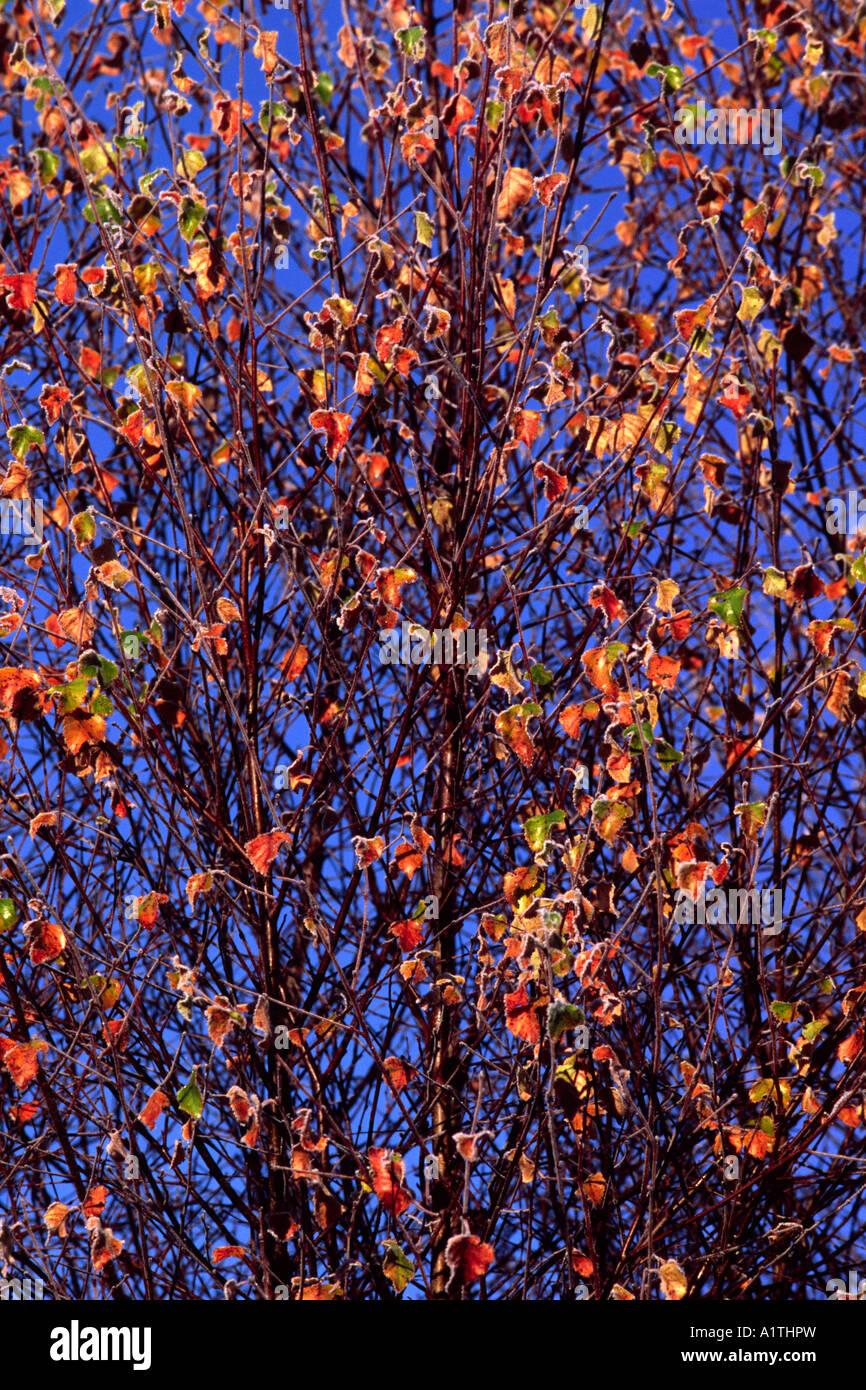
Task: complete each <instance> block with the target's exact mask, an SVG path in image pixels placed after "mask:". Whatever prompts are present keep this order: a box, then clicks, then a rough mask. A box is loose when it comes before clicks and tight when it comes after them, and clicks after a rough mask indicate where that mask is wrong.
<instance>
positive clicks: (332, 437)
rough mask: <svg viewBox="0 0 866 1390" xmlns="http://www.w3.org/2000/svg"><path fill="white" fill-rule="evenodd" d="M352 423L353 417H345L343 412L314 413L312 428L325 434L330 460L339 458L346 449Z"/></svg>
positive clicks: (316, 411)
mask: <svg viewBox="0 0 866 1390" xmlns="http://www.w3.org/2000/svg"><path fill="white" fill-rule="evenodd" d="M351 423H352V417H351V415H345V414H344V413H343V411H342V410H314V411H313V413H312V415H311V416H310V427H311V429H314V430H318V431H319V432H320V433H322V434H324V436H325V445H326V448H327V452H328V458H329V459H336V458H338V457H339V455H340V454H341V453H342V451H343V449H344V448H345V447H346V442H347V440H348V438H349V426H350V425H351Z"/></svg>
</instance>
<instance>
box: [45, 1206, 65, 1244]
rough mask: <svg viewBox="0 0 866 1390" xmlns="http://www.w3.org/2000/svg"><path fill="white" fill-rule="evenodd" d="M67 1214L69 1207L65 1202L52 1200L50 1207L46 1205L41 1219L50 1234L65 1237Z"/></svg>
mask: <svg viewBox="0 0 866 1390" xmlns="http://www.w3.org/2000/svg"><path fill="white" fill-rule="evenodd" d="M68 1215H69V1207H68V1206H67V1205H66V1203H65V1202H52V1203H51V1206H50V1207H46V1209H45V1212H44V1214H43V1217H42V1220H43V1221H44V1222H45V1225H46V1226H47V1227H48V1229H49V1231H50V1232H51V1234H52V1235H58V1236H62V1237H65V1236H66V1234H67V1232H66V1218H67V1216H68Z"/></svg>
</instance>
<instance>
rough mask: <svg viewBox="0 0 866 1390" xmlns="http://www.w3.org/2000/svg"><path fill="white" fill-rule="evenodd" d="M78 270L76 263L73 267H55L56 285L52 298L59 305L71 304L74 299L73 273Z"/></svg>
mask: <svg viewBox="0 0 866 1390" xmlns="http://www.w3.org/2000/svg"><path fill="white" fill-rule="evenodd" d="M77 269H78V264H77V262H76V263H75V264H73V265H56V266H55V267H54V273H55V275H56V276H57V284H56V285H55V286H54V298H55V299H56V300H57V302H58V303H59V304H72V303H73V301H74V299H75V272H76V270H77Z"/></svg>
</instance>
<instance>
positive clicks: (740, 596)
mask: <svg viewBox="0 0 866 1390" xmlns="http://www.w3.org/2000/svg"><path fill="white" fill-rule="evenodd" d="M745 598H746V590H745V589H725V590H724V592H723V593H718V594H713V597H712V598H711V599H710V601H709V603H708V605H707V607H708V608H709V609H710V611H711V612H712V613H715V614H716V616H717V617H719V618H721V619H722V621H723V622H725V623H727V625H728V627H739V626H740V617H741V615H742V612H743V603H744V601H745Z"/></svg>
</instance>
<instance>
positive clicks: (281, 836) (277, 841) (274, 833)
mask: <svg viewBox="0 0 866 1390" xmlns="http://www.w3.org/2000/svg"><path fill="white" fill-rule="evenodd" d="M291 838H292V837H291V835H286V834H285V833H284V832H283V831H282V830H269V831H268V832H267V834H265V835H257V836H256V837H255V839H254V840H248V841H247V843H246V844H245V845H244V854H245V855H246V856H247V859H249V861H250V863H251V864H252V866H253V868H254V869H256V870H257V872H258V873H260V874H261V875H262V876H263V877H264V876H265V875H266V874H267V873H268V871H269V869H270V867H271V865H272V864H273V862H274V860H275V859H276V857H277V855H278V854H279V852H280V846H281V845H285V844H288V842H289V841H290V840H291Z"/></svg>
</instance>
